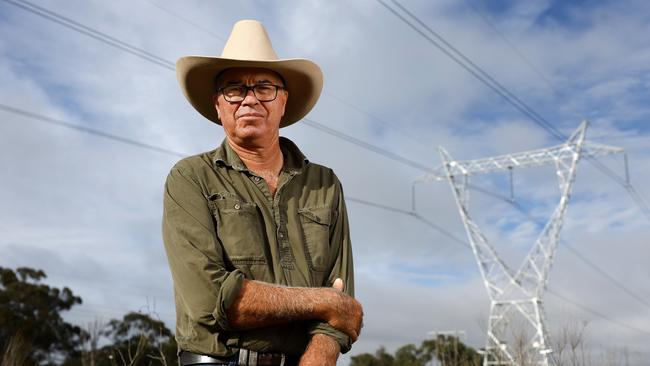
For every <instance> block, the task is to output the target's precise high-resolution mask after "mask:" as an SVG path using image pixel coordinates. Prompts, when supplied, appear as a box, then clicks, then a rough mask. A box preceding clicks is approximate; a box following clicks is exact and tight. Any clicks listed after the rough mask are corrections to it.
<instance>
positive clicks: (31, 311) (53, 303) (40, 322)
mask: <svg viewBox="0 0 650 366" xmlns="http://www.w3.org/2000/svg"><path fill="white" fill-rule="evenodd" d="M45 277H46V276H45V273H44V272H43V271H40V270H35V269H31V268H24V267H23V268H18V269H16V271H13V270H11V269H8V268H3V267H0V350H8V349H9V348H10V347H9V346H10V342H12V340H13V339H21V342H23V343H24V344H26V345H27V346H26V347H25V348H27V349H29V350H30V352H29V355H28V359H27V360H26V363H27V364H31V363H38V364H51V363H55V362H56V360H58V359H61V358H65V357H70V356H75V355H76V354H77V353H78V348H79V345H80V342H81V336H82V333H83V331H82V330H81V328H79V327H78V326H75V325H72V324H69V323H67V322H65V321H64V320H63V318H62V317H61V312H63V311H66V310H69V309H70V308H71V307H72V306H74V305H76V304H81V298H80V297H78V296H75V295H74V294H73V293H72V291H71V290H70V289H69V288H67V287H64V288H63V289H58V288H55V287H50V286H48V285H45V284H42V283H40V281H41V280H42V279H44V278H45Z"/></svg>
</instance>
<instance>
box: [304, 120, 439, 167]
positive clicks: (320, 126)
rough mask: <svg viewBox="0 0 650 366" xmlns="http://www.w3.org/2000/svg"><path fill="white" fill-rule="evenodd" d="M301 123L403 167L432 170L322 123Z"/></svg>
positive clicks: (307, 121) (305, 121) (309, 121)
mask: <svg viewBox="0 0 650 366" xmlns="http://www.w3.org/2000/svg"><path fill="white" fill-rule="evenodd" d="M302 121H303V122H304V123H305V125H307V126H309V127H311V128H314V129H317V130H319V131H322V132H325V133H327V134H329V135H332V136H335V137H338V138H339V139H341V140H345V141H347V142H349V143H352V144H354V145H357V146H359V147H361V148H364V149H366V150H368V151H372V152H374V153H377V154H379V155H382V156H384V157H386V158H388V159H391V160H394V161H397V162H399V163H402V164H404V165H408V166H410V167H413V168H416V169H419V170H422V171H424V172H431V171H432V169H431V168H429V167H428V166H426V165H423V164H420V163H418V162H416V161H413V160H410V159H407V158H405V157H403V156H400V155H397V154H395V153H392V152H390V151H388V150H386V149H383V148H381V147H378V146H376V145H372V144H369V143H367V142H365V141H363V140H360V139H358V138H355V137H352V136H350V135H348V134H346V133H344V132H341V131H338V130H335V129H333V128H331V127H327V126H325V125H324V124H322V123H319V122H316V121H314V120H313V119H310V118H303V120H302Z"/></svg>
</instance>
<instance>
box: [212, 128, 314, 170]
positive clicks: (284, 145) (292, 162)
mask: <svg viewBox="0 0 650 366" xmlns="http://www.w3.org/2000/svg"><path fill="white" fill-rule="evenodd" d="M280 150H281V151H282V157H283V159H284V164H283V166H282V170H283V171H285V172H287V173H289V174H298V173H300V172H302V170H303V168H304V167H305V166H307V164H308V163H309V159H307V158H306V157H305V155H303V153H302V152H301V151H300V149H298V146H296V144H294V143H293V141H291V140H289V139H288V138H286V137H282V136H280ZM212 161H213V162H214V164H223V165H225V166H228V167H230V168H233V169H235V170H238V171H245V172H250V171H249V170H248V168H247V167H246V164H244V162H243V161H242V160H241V158H240V157H239V155H237V152H235V150H233V148H232V147H230V144H229V143H228V139H227V138H224V139H223V142H222V143H221V146H219V147H218V148H217V149H215V150H214V151H213V153H212Z"/></svg>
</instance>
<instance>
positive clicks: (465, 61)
mask: <svg viewBox="0 0 650 366" xmlns="http://www.w3.org/2000/svg"><path fill="white" fill-rule="evenodd" d="M377 2H379V3H380V4H381V5H382V6H383V7H384V8H386V9H388V11H390V12H391V13H392V14H393V15H395V16H396V17H397V18H399V19H400V20H402V21H403V22H404V23H406V24H407V25H408V26H409V27H410V28H411V29H413V30H414V31H415V32H416V33H418V34H419V35H420V36H422V37H423V38H424V39H426V40H427V41H428V42H429V43H430V44H431V45H433V46H434V47H436V48H437V49H438V50H440V51H441V52H442V53H444V54H445V55H447V56H448V57H449V58H451V59H452V60H453V61H454V62H455V63H456V64H458V65H459V66H461V67H462V68H463V69H465V70H466V71H467V72H469V73H470V74H471V75H472V76H474V77H475V78H476V79H478V80H479V81H480V82H481V83H483V84H484V85H485V86H487V87H488V88H489V89H491V90H492V91H494V92H495V93H497V94H498V95H499V96H501V97H502V98H503V99H504V100H505V101H506V102H508V103H509V104H510V105H512V106H513V107H515V108H516V109H517V110H518V111H520V112H521V113H522V114H524V115H525V116H526V117H528V118H529V119H530V120H531V121H533V122H534V123H536V124H537V125H538V126H540V127H542V128H543V129H545V130H546V131H547V132H549V133H550V134H551V135H553V136H554V137H555V138H557V139H558V140H560V141H565V140H566V139H567V137H566V136H565V135H564V134H563V133H562V132H561V131H560V130H558V129H557V128H556V127H555V126H553V124H551V123H550V122H549V121H547V120H546V119H545V118H544V117H542V116H541V115H540V114H539V113H537V112H536V111H535V110H534V109H533V108H531V107H530V106H528V104H526V103H525V102H523V101H522V100H521V99H520V98H518V97H517V96H516V95H515V94H513V93H512V92H510V90H508V89H507V88H506V87H504V86H503V85H502V84H501V83H499V82H498V81H497V80H495V79H494V78H493V77H492V76H491V75H490V74H489V73H487V72H486V71H485V70H483V69H482V68H481V67H480V66H478V65H477V64H476V63H474V62H473V61H472V60H471V59H469V58H468V57H467V56H465V55H464V54H463V53H462V52H461V51H459V50H458V49H457V48H455V47H454V46H453V45H452V44H451V43H450V42H448V41H447V40H446V39H445V38H444V37H442V36H441V35H440V34H438V33H437V32H436V31H435V30H433V29H432V28H431V27H429V26H428V25H427V24H426V23H424V22H423V21H422V20H420V19H419V18H418V17H417V16H416V15H415V14H413V13H412V12H410V11H409V10H408V9H406V8H405V7H404V6H403V5H401V4H400V3H399V2H398V1H397V0H391V2H392V3H393V4H395V5H396V6H397V7H398V8H399V9H401V10H402V11H403V12H404V13H405V14H407V15H408V16H409V17H411V18H412V19H413V20H414V21H415V22H416V23H418V24H419V25H420V26H421V27H422V28H424V29H425V30H427V32H429V34H431V35H432V36H433V37H435V38H436V39H437V41H436V40H435V39H433V38H432V37H430V36H429V35H427V34H426V33H424V32H423V31H422V30H420V29H419V28H418V27H417V26H416V25H415V24H413V23H412V22H411V21H409V20H408V19H406V18H405V17H404V16H403V15H402V14H400V13H398V12H397V11H396V10H395V9H393V8H392V7H390V6H389V5H388V4H386V3H385V2H384V1H382V0H377ZM439 42H440V43H439ZM443 45H444V46H446V47H447V48H445V47H443ZM585 158H586V159H588V160H589V162H591V163H592V164H593V165H594V166H595V167H596V168H598V169H599V170H600V171H601V172H602V173H604V174H605V175H607V176H608V177H610V178H611V179H613V180H614V181H615V182H617V183H619V184H621V185H622V186H623V188H624V189H625V190H626V191H627V193H628V194H629V196H630V197H631V198H632V200H633V201H634V202H635V203H636V205H637V206H638V207H639V208H640V209H641V211H642V213H643V214H644V215H645V216H646V218H647V219H648V220H649V221H650V205H649V204H648V203H647V202H646V201H645V200H644V199H643V197H641V195H639V193H638V192H637V191H636V189H635V188H634V187H633V186H632V185H631V184H630V183H629V182H626V181H625V180H623V179H621V178H620V177H618V175H617V174H616V173H615V172H613V171H612V170H611V169H609V168H608V167H606V166H605V165H603V164H602V163H601V162H600V161H599V160H597V159H596V158H594V157H592V156H588V155H587V156H585Z"/></svg>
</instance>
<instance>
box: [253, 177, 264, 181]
mask: <svg viewBox="0 0 650 366" xmlns="http://www.w3.org/2000/svg"><path fill="white" fill-rule="evenodd" d="M253 179H255V181H256V182H259V181H260V179H262V178H260V177H255V178H253Z"/></svg>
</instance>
